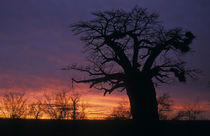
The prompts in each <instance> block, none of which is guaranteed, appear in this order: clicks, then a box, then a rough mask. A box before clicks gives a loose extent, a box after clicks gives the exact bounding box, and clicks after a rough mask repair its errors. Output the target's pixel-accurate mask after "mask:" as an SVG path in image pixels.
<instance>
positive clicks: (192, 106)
mask: <svg viewBox="0 0 210 136" xmlns="http://www.w3.org/2000/svg"><path fill="white" fill-rule="evenodd" d="M203 112H205V111H204V110H203V109H202V107H201V105H200V103H199V101H198V100H194V101H193V102H192V103H188V104H185V105H183V109H182V110H180V111H179V112H178V113H177V114H176V116H175V117H174V118H173V120H198V119H199V117H200V115H201V113H203Z"/></svg>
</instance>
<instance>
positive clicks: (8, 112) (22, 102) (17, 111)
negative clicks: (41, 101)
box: [2, 92, 27, 119]
mask: <svg viewBox="0 0 210 136" xmlns="http://www.w3.org/2000/svg"><path fill="white" fill-rule="evenodd" d="M26 102H27V99H26V98H25V97H24V93H16V92H9V93H7V94H5V95H4V96H3V99H2V104H3V108H2V112H3V114H4V116H5V118H10V119H22V118H25V117H26V115H27V103H26Z"/></svg>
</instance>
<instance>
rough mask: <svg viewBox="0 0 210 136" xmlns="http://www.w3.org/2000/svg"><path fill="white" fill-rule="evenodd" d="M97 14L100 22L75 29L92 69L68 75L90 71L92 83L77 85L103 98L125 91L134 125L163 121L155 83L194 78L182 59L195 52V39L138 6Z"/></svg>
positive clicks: (85, 23)
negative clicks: (167, 26)
mask: <svg viewBox="0 0 210 136" xmlns="http://www.w3.org/2000/svg"><path fill="white" fill-rule="evenodd" d="M93 15H94V17H95V18H93V19H91V20H89V21H82V22H79V23H76V24H73V25H72V26H71V27H72V31H73V32H74V34H79V35H81V40H82V41H84V42H85V46H84V48H85V52H86V53H87V54H88V56H87V59H88V62H89V64H88V65H87V66H77V65H71V66H68V67H66V68H63V70H78V71H81V72H86V73H87V74H88V75H89V78H87V79H84V80H81V79H79V80H76V79H74V78H73V79H72V81H74V82H76V83H89V84H90V88H92V87H95V88H97V89H99V90H103V91H104V95H105V94H106V93H112V92H113V91H114V90H120V91H123V90H126V92H127V95H128V98H129V100H130V107H131V113H132V116H133V119H134V120H141V122H148V121H155V120H158V119H159V117H158V104H157V100H156V91H155V84H154V82H159V83H166V82H167V81H168V79H169V78H171V77H173V76H174V77H176V78H178V80H179V81H181V82H185V81H186V75H190V76H192V74H190V73H192V72H194V70H190V69H187V68H186V66H185V62H184V61H182V60H181V59H179V58H178V56H180V54H186V53H187V52H189V51H190V47H189V45H190V44H191V42H192V41H193V39H194V38H195V36H194V35H193V34H192V33H191V32H190V31H184V30H183V29H182V28H173V29H166V28H164V26H163V25H162V24H161V23H160V21H159V20H158V15H157V14H154V13H153V14H150V13H149V12H147V10H146V9H142V8H139V7H135V8H133V9H132V10H131V11H129V12H127V11H124V10H112V11H102V12H101V11H100V12H95V13H93ZM176 54H179V55H176Z"/></svg>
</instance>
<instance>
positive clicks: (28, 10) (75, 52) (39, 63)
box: [0, 0, 210, 112]
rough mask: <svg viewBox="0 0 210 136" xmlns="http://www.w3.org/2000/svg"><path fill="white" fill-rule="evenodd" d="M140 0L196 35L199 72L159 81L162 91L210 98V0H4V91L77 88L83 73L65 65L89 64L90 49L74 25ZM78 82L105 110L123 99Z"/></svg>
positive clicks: (0, 10)
mask: <svg viewBox="0 0 210 136" xmlns="http://www.w3.org/2000/svg"><path fill="white" fill-rule="evenodd" d="M136 5H138V6H140V7H142V8H147V9H148V11H149V12H155V13H158V14H159V15H160V20H161V21H162V22H163V23H164V24H165V26H166V27H167V28H173V27H182V28H184V29H185V30H190V31H192V32H193V33H194V34H195V36H196V39H195V40H194V41H193V43H192V45H191V47H192V49H193V52H191V53H188V54H187V55H185V56H183V59H184V60H186V61H187V62H188V66H189V67H192V68H196V69H199V70H201V72H202V73H201V74H199V75H198V77H199V78H198V79H197V80H192V79H189V80H188V82H187V83H178V81H176V80H175V82H173V83H172V84H166V85H164V84H162V85H161V86H159V87H157V91H158V93H163V92H168V93H169V94H170V95H171V96H172V97H173V98H174V99H175V100H177V102H178V101H180V102H183V101H185V100H186V101H187V100H193V99H196V98H198V99H199V100H200V101H202V102H204V103H207V102H208V101H210V57H209V54H210V37H209V35H210V1H209V0H199V1H198V0H176V1H169V0H0V94H1V95H2V94H3V93H5V92H8V91H14V90H17V91H23V92H28V93H29V94H34V93H37V94H38V93H40V92H42V91H46V90H47V91H51V90H52V91H54V90H62V89H65V88H66V89H69V88H71V78H72V77H74V76H78V74H77V73H75V72H71V71H62V70H60V69H61V68H62V67H65V66H66V65H68V64H74V63H78V64H83V62H84V61H85V55H84V54H83V53H82V45H83V43H82V42H81V41H80V40H79V37H78V36H75V35H73V34H72V32H71V29H70V27H69V26H70V25H71V24H73V23H76V22H78V21H81V20H88V19H90V18H92V16H91V12H95V11H99V10H112V9H119V8H120V9H124V10H130V9H132V8H133V7H134V6H136ZM79 76H83V75H82V74H79ZM75 88H76V89H77V90H80V91H81V92H85V93H84V98H85V97H86V99H85V101H88V100H90V103H91V104H94V102H95V103H97V102H98V103H100V102H101V103H103V104H104V105H105V106H104V107H103V108H101V109H100V110H101V112H102V111H103V110H104V109H106V106H107V105H110V104H111V103H115V100H116V102H117V101H120V99H121V98H120V97H119V96H120V95H119V93H114V94H112V95H107V96H105V97H104V96H103V92H100V91H97V90H94V89H89V88H88V87H87V86H86V85H77V86H76V87H75ZM209 103H210V102H209ZM95 106H96V107H97V104H95ZM98 106H99V107H100V106H101V105H100V104H98ZM205 106H206V107H208V105H205ZM101 107H102V106H101ZM209 109H210V107H209Z"/></svg>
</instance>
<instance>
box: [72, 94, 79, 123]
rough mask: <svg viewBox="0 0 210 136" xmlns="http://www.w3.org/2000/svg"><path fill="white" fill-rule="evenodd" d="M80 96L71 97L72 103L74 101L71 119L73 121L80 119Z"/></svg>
mask: <svg viewBox="0 0 210 136" xmlns="http://www.w3.org/2000/svg"><path fill="white" fill-rule="evenodd" d="M79 100H80V96H79V95H73V96H71V101H72V113H71V118H72V119H73V120H76V119H77V118H78V114H79V112H78V107H79V106H78V104H79Z"/></svg>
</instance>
